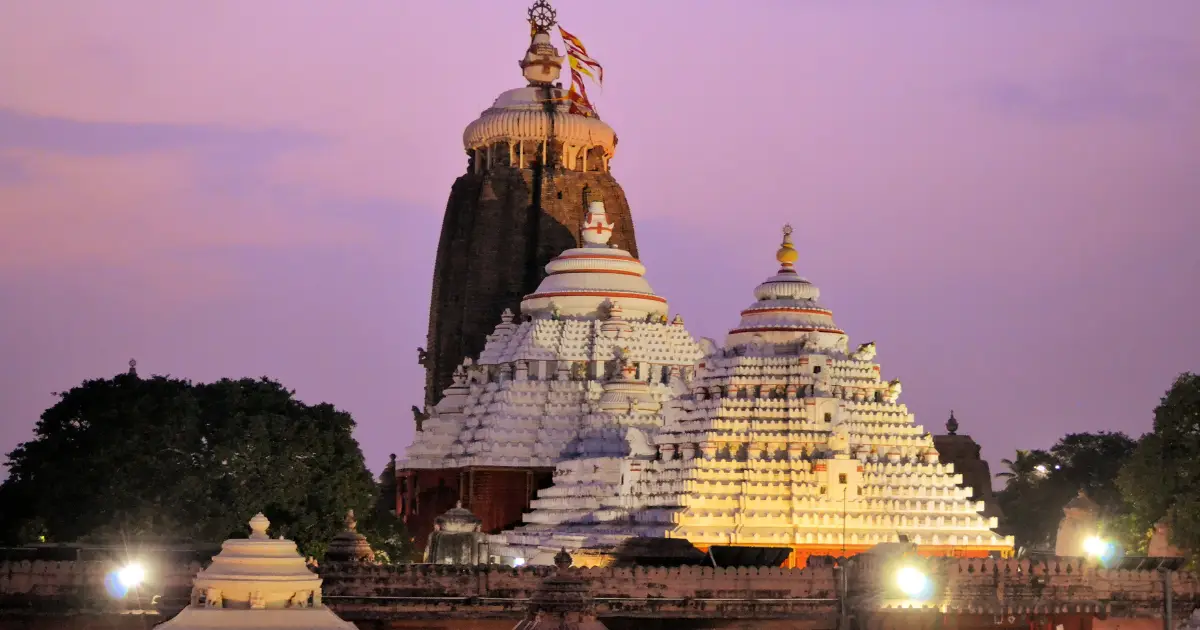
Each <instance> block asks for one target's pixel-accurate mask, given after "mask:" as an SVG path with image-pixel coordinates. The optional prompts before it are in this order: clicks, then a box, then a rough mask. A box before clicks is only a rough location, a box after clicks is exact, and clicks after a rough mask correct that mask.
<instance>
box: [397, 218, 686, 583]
mask: <svg viewBox="0 0 1200 630" xmlns="http://www.w3.org/2000/svg"><path fill="white" fill-rule="evenodd" d="M620 229H621V221H620V220H619V219H618V218H617V217H615V216H613V215H612V214H610V213H609V212H608V211H607V207H606V204H605V203H604V202H602V201H598V200H592V201H590V202H589V203H588V212H587V218H586V219H585V220H581V221H580V226H579V230H580V231H581V232H582V234H583V238H582V240H583V241H584V242H583V245H582V246H581V247H572V248H570V249H567V250H566V251H564V252H561V253H560V254H559V255H557V256H555V257H554V258H553V259H552V260H551V261H550V262H549V263H548V264H547V265H546V277H545V278H544V279H543V280H542V282H541V283H539V284H538V285H537V287H536V288H535V289H533V290H532V291H530V293H529V294H528V295H526V296H525V297H524V299H523V300H521V302H520V309H521V315H522V316H523V317H522V318H521V319H520V320H519V319H518V318H517V316H516V314H514V313H513V312H512V311H510V310H507V309H506V310H504V311H503V312H502V313H501V314H500V315H499V317H498V319H499V324H497V325H496V326H495V327H494V328H493V330H492V333H491V334H489V335H487V337H486V340H485V341H486V343H485V345H484V348H483V350H482V351H481V352H480V353H479V355H478V356H477V357H468V358H466V359H464V360H463V362H462V363H461V364H459V365H458V366H457V368H456V369H455V370H454V373H453V374H452V377H451V385H450V386H449V387H447V388H446V389H445V391H444V392H443V396H442V399H441V400H440V401H438V403H437V404H436V405H434V407H433V408H432V409H430V411H429V417H428V418H427V419H425V420H424V421H423V423H422V428H423V430H422V431H420V432H418V433H417V434H416V436H415V437H414V439H413V443H412V445H411V446H409V447H408V449H407V450H406V452H405V457H404V459H403V461H398V462H397V467H398V470H397V487H398V493H399V502H398V506H397V508H398V509H397V513H398V515H399V516H400V517H401V518H402V519H404V522H405V524H406V526H407V527H408V530H409V532H410V533H411V534H412V535H413V536H415V537H416V538H417V539H418V540H421V539H423V538H424V537H425V536H427V535H428V534H429V532H430V531H431V530H432V529H433V527H434V525H435V523H434V517H435V516H437V515H438V514H441V513H442V512H444V511H446V510H447V509H450V508H451V507H453V506H454V505H455V503H456V502H459V501H461V502H462V505H463V507H465V508H467V509H469V510H470V511H471V512H472V513H473V514H475V515H476V516H478V517H479V519H480V520H481V521H482V525H481V529H482V530H483V531H484V532H486V533H489V534H490V533H495V532H498V531H501V530H503V529H506V528H509V527H512V526H514V525H517V524H519V523H520V522H521V518H522V515H523V514H524V512H525V511H526V510H527V509H528V508H529V507H530V505H531V500H532V499H533V497H534V496H535V493H537V491H539V490H542V489H544V488H546V487H547V486H549V485H550V484H551V482H552V481H553V475H554V474H555V466H556V465H558V464H559V463H560V462H561V461H563V460H564V459H572V460H575V461H579V460H578V458H580V457H584V456H597V457H602V458H603V457H606V456H610V455H611V456H614V457H623V456H625V455H626V454H628V453H630V452H631V451H632V452H645V451H647V450H649V451H650V452H653V447H652V446H651V445H649V444H648V443H647V440H646V432H648V431H649V432H652V431H653V430H654V429H656V428H657V427H658V426H660V425H661V424H662V421H663V420H662V418H661V417H660V416H659V410H660V409H661V408H662V407H663V402H664V401H665V400H667V399H669V398H671V397H673V396H676V395H678V394H680V393H686V387H682V386H681V383H682V381H683V379H684V376H683V375H684V374H685V373H689V372H691V371H692V370H693V369H694V366H695V364H696V362H697V361H698V360H699V359H700V356H701V353H700V348H699V346H698V345H697V343H696V341H695V339H693V338H692V336H691V335H690V334H689V333H688V332H687V330H686V329H685V328H684V326H683V319H682V318H681V317H679V316H676V317H674V318H668V316H667V309H668V304H667V300H666V299H665V298H663V297H662V296H659V295H657V294H656V293H655V292H654V289H653V288H652V287H651V286H650V283H649V282H647V281H646V278H645V277H644V274H645V272H646V268H645V266H643V265H642V263H641V261H639V260H638V259H637V258H635V257H634V256H633V254H632V253H631V252H629V251H627V250H625V249H622V248H620V247H617V246H615V244H614V243H613V240H612V239H613V238H614V235H615V234H619V233H620ZM614 461H615V462H616V463H615V465H616V468H613V467H612V466H613V465H614V463H613V461H610V462H607V463H602V462H598V463H597V465H599V466H601V468H603V469H604V470H603V472H597V471H599V469H597V471H590V469H589V471H590V472H589V474H592V473H596V476H598V477H600V476H605V477H607V476H616V477H619V476H620V475H621V471H620V466H621V465H622V464H621V463H620V462H619V461H618V460H614ZM576 472H577V473H580V474H582V473H583V472H584V471H582V470H579V471H576ZM558 549H559V547H555V548H554V550H553V551H551V552H550V553H549V554H548V555H547V556H546V558H545V560H546V563H549V562H550V560H552V558H553V554H554V552H556V551H558Z"/></svg>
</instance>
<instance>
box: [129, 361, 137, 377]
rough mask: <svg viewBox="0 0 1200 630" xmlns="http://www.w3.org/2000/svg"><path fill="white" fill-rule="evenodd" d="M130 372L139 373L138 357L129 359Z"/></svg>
mask: <svg viewBox="0 0 1200 630" xmlns="http://www.w3.org/2000/svg"><path fill="white" fill-rule="evenodd" d="M129 373H130V374H137V359H130V360H129Z"/></svg>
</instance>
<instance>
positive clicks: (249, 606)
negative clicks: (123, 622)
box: [155, 513, 355, 630]
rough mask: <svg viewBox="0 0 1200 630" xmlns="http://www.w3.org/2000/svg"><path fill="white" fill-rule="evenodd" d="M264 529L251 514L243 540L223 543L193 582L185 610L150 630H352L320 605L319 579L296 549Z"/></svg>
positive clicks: (263, 520) (265, 525)
mask: <svg viewBox="0 0 1200 630" xmlns="http://www.w3.org/2000/svg"><path fill="white" fill-rule="evenodd" d="M270 524H271V523H270V521H268V520H267V517H265V516H263V515H262V513H259V514H256V515H255V516H254V518H252V519H250V532H251V533H250V537H249V538H245V539H231V540H226V541H225V543H224V544H222V545H221V553H219V554H217V556H216V557H215V558H213V561H212V564H211V565H209V566H208V568H206V569H204V570H203V571H201V572H200V574H199V575H197V576H196V580H195V582H193V584H192V596H191V602H190V603H189V604H188V606H187V608H184V609H183V611H182V612H180V613H179V614H178V615H176V616H175V617H174V618H172V619H171V620H170V621H167V622H166V623H163V624H160V625H158V626H155V627H156V628H161V629H162V630H200V629H202V628H204V629H211V628H230V629H231V630H232V629H238V628H246V629H249V628H309V629H311V630H354V628H355V626H354V624H352V623H350V622H348V621H343V620H341V619H339V618H338V616H337V615H335V614H333V611H331V610H329V609H328V608H326V607H325V605H324V604H322V603H321V578H319V577H317V575H316V574H314V573H313V572H312V571H311V570H310V569H309V568H308V566H307V565H306V564H305V563H304V558H301V557H300V554H299V553H298V552H297V550H296V543H294V542H292V541H290V540H284V539H283V538H282V537H280V538H279V539H275V540H273V539H271V538H270V537H269V536H267V528H268V527H269V526H270Z"/></svg>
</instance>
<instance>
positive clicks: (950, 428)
mask: <svg viewBox="0 0 1200 630" xmlns="http://www.w3.org/2000/svg"><path fill="white" fill-rule="evenodd" d="M946 432H947V433H949V434H950V435H958V419H957V418H955V417H954V410H953V409H951V410H950V419H949V420H947V421H946Z"/></svg>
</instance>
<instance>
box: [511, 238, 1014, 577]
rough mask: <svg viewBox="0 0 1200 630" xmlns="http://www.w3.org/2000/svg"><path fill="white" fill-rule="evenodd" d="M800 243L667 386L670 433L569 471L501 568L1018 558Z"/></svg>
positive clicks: (530, 518)
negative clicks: (854, 343) (911, 553)
mask: <svg viewBox="0 0 1200 630" xmlns="http://www.w3.org/2000/svg"><path fill="white" fill-rule="evenodd" d="M791 232H792V230H791V228H790V227H785V228H784V237H783V244H782V246H781V247H780V248H779V250H778V252H777V254H776V257H777V259H778V262H779V263H780V269H779V270H778V272H777V273H776V274H775V275H774V276H772V277H770V278H768V279H767V280H766V281H765V282H764V283H762V284H760V285H759V286H758V287H757V288H756V289H755V292H754V293H755V297H756V301H755V302H754V304H752V305H751V306H750V307H749V308H747V309H745V310H744V311H742V317H741V322H740V324H739V325H738V326H737V328H735V329H733V330H731V331H730V332H729V334H728V336H727V337H726V341H725V345H724V346H723V347H717V345H716V344H715V343H713V342H711V341H708V340H704V342H702V346H703V348H704V357H703V359H702V360H701V361H700V362H699V365H698V369H697V371H696V373H695V377H694V378H692V379H690V380H689V381H688V382H686V383H684V382H682V381H680V380H676V379H672V381H671V385H672V388H673V389H676V390H682V391H683V393H682V395H680V396H678V397H676V398H672V399H670V400H666V401H662V404H661V406H658V407H654V408H651V407H649V406H647V407H646V409H645V410H644V411H645V413H646V414H647V415H646V416H645V418H646V422H645V423H644V424H645V425H646V426H648V427H652V426H653V425H655V424H656V423H657V421H659V420H661V422H662V425H661V428H660V429H658V430H657V431H655V430H653V429H650V431H651V432H650V433H649V436H648V437H649V439H648V440H645V438H644V437H638V438H637V439H628V438H627V439H626V440H625V441H626V442H628V444H629V447H628V448H627V449H626V450H627V452H628V454H625V455H621V454H619V453H618V451H620V450H621V448H620V442H621V440H620V436H614V435H608V436H606V437H607V438H608V439H609V442H608V443H605V444H596V445H590V446H588V447H587V448H583V449H581V454H580V457H577V458H575V459H566V460H564V461H562V462H560V463H559V464H558V466H557V468H556V470H555V483H554V485H553V486H552V487H550V488H547V489H546V490H544V491H542V492H540V493H539V495H538V498H537V499H536V500H535V501H534V502H533V507H534V508H535V509H534V510H533V511H532V512H531V513H529V514H527V515H526V516H525V519H524V521H525V524H524V525H523V526H521V527H518V528H516V529H515V530H513V531H510V532H504V533H502V534H499V535H496V536H493V537H492V543H491V554H492V555H493V557H494V559H496V560H499V561H502V562H509V563H513V562H516V563H518V564H519V563H523V562H529V563H532V564H549V563H550V562H552V558H553V555H554V552H555V551H557V550H559V549H561V548H566V549H572V550H574V549H581V548H592V549H600V550H603V549H613V548H616V547H617V546H618V545H620V544H621V543H622V542H623V541H625V540H627V539H629V538H631V537H635V536H637V537H658V538H683V539H687V540H688V541H689V542H691V543H692V544H694V545H696V546H697V547H699V548H701V549H705V548H708V547H710V546H715V545H739V546H770V547H787V548H790V549H791V551H792V553H791V555H790V562H791V563H792V564H793V566H796V565H799V566H803V563H804V561H805V560H806V558H807V557H808V556H809V555H813V554H818V555H847V554H854V553H858V552H861V551H864V550H866V549H868V548H870V547H872V546H874V545H877V544H880V543H893V542H912V543H916V544H918V545H920V547H921V550H922V552H923V553H928V554H936V555H957V556H986V555H988V554H990V553H992V552H998V553H1001V554H1007V553H1010V552H1011V551H1012V546H1013V541H1012V539H1011V538H1002V537H1000V536H997V535H996V534H995V533H993V532H992V531H991V530H992V528H994V527H996V526H997V523H996V519H995V518H989V517H985V516H984V515H982V512H983V511H984V510H985V506H984V504H983V502H982V501H974V500H972V494H973V492H972V489H971V488H970V487H969V486H968V487H960V486H959V484H961V483H962V482H963V480H962V476H961V475H958V474H955V472H954V468H953V466H952V465H946V464H942V463H940V462H939V457H938V453H937V450H936V449H935V448H934V444H933V440H932V436H931V435H930V434H929V433H927V432H926V431H925V429H924V428H923V427H921V426H919V425H917V424H915V423H914V420H913V415H912V414H911V413H909V411H908V409H907V408H906V407H905V405H903V404H902V403H900V402H899V396H900V393H901V384H900V381H899V380H898V379H896V380H891V381H885V380H883V379H882V378H881V376H880V374H881V372H880V366H879V364H878V363H875V362H874V358H875V352H876V349H875V344H874V343H866V344H862V345H860V346H859V347H858V348H857V349H856V350H853V351H850V350H849V345H848V338H847V336H846V333H845V332H844V331H842V330H841V329H840V328H838V327H837V325H836V324H835V323H834V320H833V313H832V312H831V311H830V310H829V309H827V308H825V307H823V306H821V304H820V303H819V302H818V298H819V296H820V292H819V290H818V289H817V287H816V286H814V285H813V284H812V283H810V282H809V281H808V280H806V279H804V278H802V277H801V276H800V275H799V274H797V273H796V271H795V269H794V263H795V262H796V260H797V257H798V255H797V252H796V249H795V247H794V246H793V244H792V242H791ZM680 374H683V375H685V376H686V375H688V374H689V371H687V370H683V371H681V372H680ZM622 382H625V381H623V380H621V379H619V378H617V379H613V380H610V382H609V384H606V386H611V385H612V384H616V383H622ZM654 402H655V403H658V402H659V401H657V400H656V401H654ZM605 411H606V410H604V409H601V410H600V413H604V412H605ZM595 422H597V423H601V422H602V421H600V420H595ZM609 424H611V421H610V422H609Z"/></svg>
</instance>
